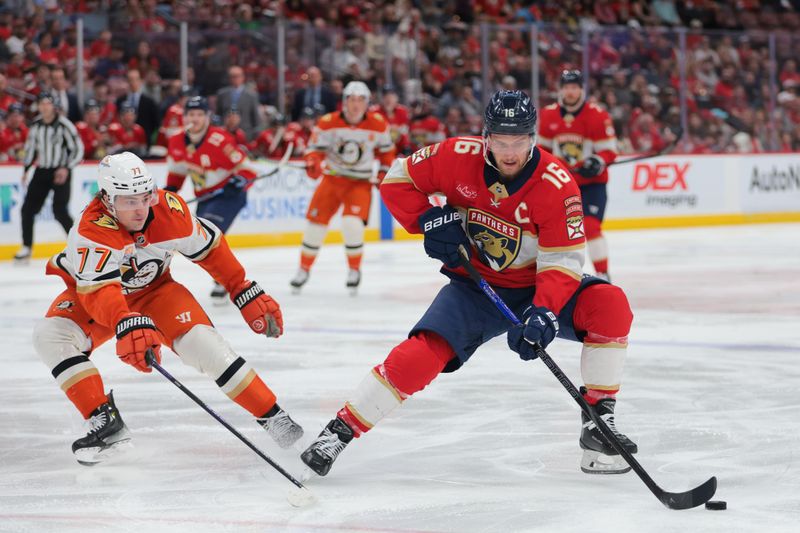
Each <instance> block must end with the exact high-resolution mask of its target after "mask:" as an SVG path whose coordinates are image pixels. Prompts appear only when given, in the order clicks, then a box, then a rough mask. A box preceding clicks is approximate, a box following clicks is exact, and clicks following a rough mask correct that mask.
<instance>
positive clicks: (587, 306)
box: [575, 284, 638, 474]
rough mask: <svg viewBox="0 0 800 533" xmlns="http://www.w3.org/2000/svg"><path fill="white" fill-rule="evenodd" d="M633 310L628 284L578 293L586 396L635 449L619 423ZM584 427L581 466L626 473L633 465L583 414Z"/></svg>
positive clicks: (628, 446) (622, 440)
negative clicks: (617, 408)
mask: <svg viewBox="0 0 800 533" xmlns="http://www.w3.org/2000/svg"><path fill="white" fill-rule="evenodd" d="M632 321H633V313H632V312H631V309H630V306H629V305H628V300H627V298H626V297H625V293H624V292H622V289H620V288H619V287H616V286H614V285H605V284H603V285H593V286H592V287H590V288H588V289H586V290H585V291H584V292H583V293H581V295H580V296H579V297H578V304H577V305H576V308H575V325H576V328H577V329H580V330H583V331H586V332H587V333H586V336H585V337H584V340H583V350H582V353H581V376H582V377H583V380H584V383H585V384H586V387H582V388H581V392H582V393H583V395H584V397H585V398H586V400H587V401H588V402H589V404H590V405H592V407H593V408H594V409H595V411H596V412H597V414H598V415H600V418H602V419H603V420H604V421H605V422H606V424H607V425H608V426H609V428H610V429H611V430H612V431H613V432H614V434H615V435H616V436H617V439H618V440H619V441H620V443H621V444H622V445H623V446H624V447H625V449H626V450H628V451H629V452H630V453H636V452H637V451H638V447H637V446H636V444H635V443H634V442H633V441H631V440H630V439H629V438H628V437H627V436H626V435H624V434H623V433H621V432H619V431H618V430H617V428H616V425H615V419H614V408H615V406H616V393H617V391H619V387H620V382H621V380H622V369H623V366H624V363H625V353H626V350H627V346H628V333H629V332H630V326H631V322H632ZM581 420H582V424H583V428H582V431H581V437H580V440H579V442H580V446H581V448H583V450H584V454H583V459H582V460H581V470H583V471H584V472H586V473H591V474H595V473H600V474H621V473H624V472H627V471H629V470H630V467H629V466H628V465H627V464H626V463H625V462H624V461H623V460H622V458H621V457H620V456H619V454H618V453H617V452H616V451H615V450H614V449H613V448H612V447H611V445H610V444H609V443H608V441H606V439H605V438H604V437H603V436H602V434H601V433H600V431H599V430H598V429H597V426H596V425H595V424H594V422H592V420H591V419H590V418H589V417H588V416H587V415H586V414H584V413H581Z"/></svg>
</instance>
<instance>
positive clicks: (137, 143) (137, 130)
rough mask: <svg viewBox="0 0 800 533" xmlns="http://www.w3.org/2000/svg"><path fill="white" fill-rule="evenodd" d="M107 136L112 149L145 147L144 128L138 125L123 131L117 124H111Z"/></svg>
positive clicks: (122, 127) (123, 127)
mask: <svg viewBox="0 0 800 533" xmlns="http://www.w3.org/2000/svg"><path fill="white" fill-rule="evenodd" d="M108 136H109V137H110V138H111V145H112V146H113V147H122V148H125V149H129V148H135V147H141V146H145V145H147V138H146V137H145V134H144V128H142V127H141V126H140V125H138V124H134V125H133V126H132V127H131V129H125V126H123V125H122V124H120V123H119V122H112V123H111V124H109V126H108ZM114 151H115V150H114Z"/></svg>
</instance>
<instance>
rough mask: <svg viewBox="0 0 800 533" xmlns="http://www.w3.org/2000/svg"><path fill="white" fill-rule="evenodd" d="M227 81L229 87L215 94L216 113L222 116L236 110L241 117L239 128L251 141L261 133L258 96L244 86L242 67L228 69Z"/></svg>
mask: <svg viewBox="0 0 800 533" xmlns="http://www.w3.org/2000/svg"><path fill="white" fill-rule="evenodd" d="M228 81H229V82H230V85H228V86H227V87H223V88H222V89H220V90H219V91H218V92H217V105H216V113H217V115H219V116H224V115H225V113H226V112H227V110H229V109H232V108H236V109H237V110H238V111H239V116H240V117H241V128H242V129H243V130H244V133H245V135H246V136H247V139H252V138H254V137H255V136H256V135H258V132H259V131H261V115H260V112H259V107H258V106H259V104H258V95H257V94H256V93H255V92H253V91H252V90H250V89H249V88H248V87H247V86H246V85H245V83H244V82H245V77H244V70H243V69H242V67H239V66H233V67H231V68H229V69H228Z"/></svg>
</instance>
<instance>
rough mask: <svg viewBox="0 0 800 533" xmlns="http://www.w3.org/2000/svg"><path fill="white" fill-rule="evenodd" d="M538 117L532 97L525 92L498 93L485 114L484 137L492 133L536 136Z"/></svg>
mask: <svg viewBox="0 0 800 533" xmlns="http://www.w3.org/2000/svg"><path fill="white" fill-rule="evenodd" d="M537 121H538V116H537V113H536V107H535V106H534V105H533V102H531V98H530V96H528V95H527V94H525V93H524V92H523V91H506V90H502V91H497V92H496V93H494V94H493V95H492V100H491V101H490V102H489V105H487V106H486V111H485V112H484V114H483V136H484V137H488V136H489V135H490V134H492V133H500V134H506V135H534V134H535V133H536V123H537Z"/></svg>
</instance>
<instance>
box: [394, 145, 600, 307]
mask: <svg viewBox="0 0 800 533" xmlns="http://www.w3.org/2000/svg"><path fill="white" fill-rule="evenodd" d="M435 193H438V194H443V195H444V196H445V197H446V198H447V203H448V204H449V205H450V206H452V207H454V208H456V209H457V210H458V211H459V213H460V214H461V221H462V224H463V225H464V230H465V231H466V233H467V235H468V236H469V238H470V241H471V242H472V259H471V262H472V264H473V265H474V266H475V267H476V268H477V269H478V271H479V272H480V273H481V275H482V276H483V277H484V278H485V279H486V280H487V281H488V282H489V283H491V284H493V285H496V286H499V287H530V286H532V285H536V296H535V298H534V304H535V305H537V306H546V307H547V308H548V309H550V310H551V311H553V312H554V313H558V312H559V311H560V310H561V308H562V307H563V306H564V304H565V303H566V302H567V300H568V299H569V297H570V296H571V295H572V293H573V292H574V291H575V289H576V288H577V287H578V285H579V283H580V279H581V276H582V274H583V261H584V248H585V237H584V230H583V209H582V207H581V196H580V192H579V190H578V186H577V184H576V183H575V181H574V180H573V179H572V176H571V175H570V173H569V172H568V171H567V170H566V168H565V167H564V165H563V163H562V162H561V161H559V160H558V159H556V158H555V157H554V156H553V155H552V154H550V153H549V152H546V151H544V150H540V149H539V148H534V150H533V157H532V158H531V160H530V161H529V162H528V164H527V165H526V166H525V168H524V169H523V170H522V171H521V172H520V175H519V176H517V177H516V178H515V179H513V180H511V181H504V180H503V179H501V177H500V175H499V173H498V172H497V170H496V169H495V168H494V167H492V166H490V165H487V164H486V162H485V160H484V158H483V140H482V139H481V138H480V137H454V138H450V139H447V140H445V141H444V142H442V143H437V144H434V145H432V146H426V147H425V148H422V149H421V150H418V151H416V152H414V153H413V154H412V155H411V156H409V157H407V158H399V159H397V160H396V161H395V162H394V164H393V165H392V167H391V168H390V169H389V172H388V173H387V175H386V178H384V180H383V184H382V185H381V195H382V197H383V200H384V202H385V203H386V205H387V207H388V208H389V210H390V211H391V212H392V214H393V215H394V217H395V218H396V219H397V220H398V221H399V222H400V224H402V225H403V227H404V228H405V229H406V230H408V231H409V232H411V233H422V230H421V229H420V227H419V223H418V219H419V216H420V215H421V214H422V213H424V212H425V211H426V210H428V209H430V207H431V204H430V201H429V195H432V194H435ZM455 271H456V272H458V273H459V274H461V275H466V274H465V272H464V271H463V269H461V268H459V269H456V270H455Z"/></svg>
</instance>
